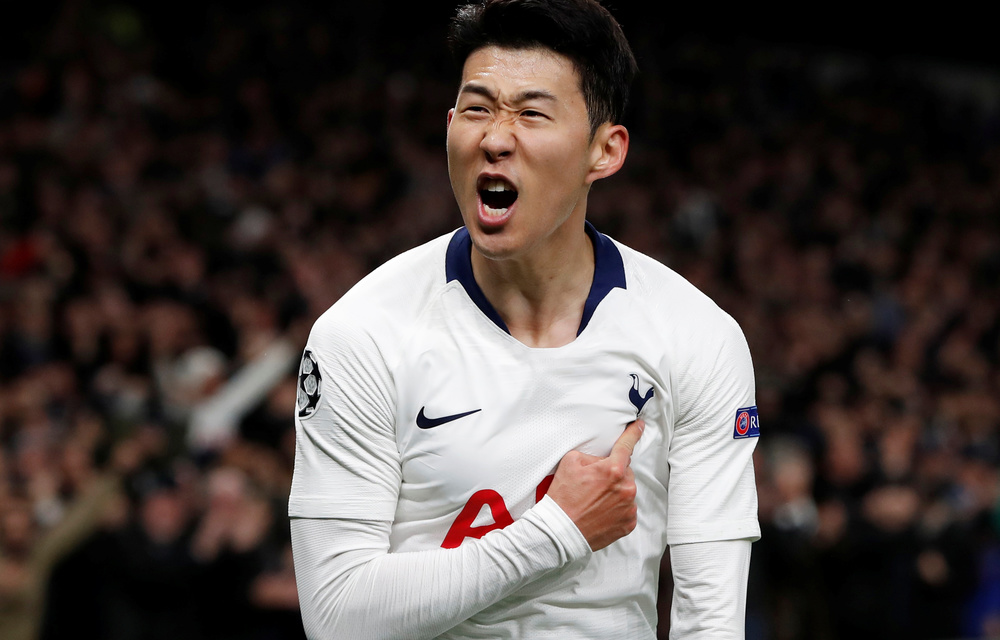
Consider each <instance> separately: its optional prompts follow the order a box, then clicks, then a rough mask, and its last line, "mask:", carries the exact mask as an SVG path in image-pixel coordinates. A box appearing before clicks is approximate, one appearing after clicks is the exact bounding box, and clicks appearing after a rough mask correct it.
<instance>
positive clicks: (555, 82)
mask: <svg viewBox="0 0 1000 640" xmlns="http://www.w3.org/2000/svg"><path fill="white" fill-rule="evenodd" d="M468 84H480V85H485V86H487V87H488V88H491V89H497V90H499V91H501V92H506V91H523V90H531V89H545V90H547V91H549V92H550V93H553V94H555V95H557V96H559V97H560V98H565V99H572V98H579V99H580V100H581V101H582V100H583V91H582V89H581V86H580V75H579V73H577V70H576V65H574V64H573V61H572V60H570V59H569V58H568V57H566V56H564V55H562V54H560V53H556V52H555V51H552V50H551V49H546V48H544V47H533V48H528V49H511V48H507V47H499V46H496V45H488V46H485V47H481V48H479V49H476V50H475V51H473V52H472V53H471V54H470V55H469V57H468V58H467V59H466V60H465V65H464V66H463V68H462V86H463V87H464V86H466V85H468Z"/></svg>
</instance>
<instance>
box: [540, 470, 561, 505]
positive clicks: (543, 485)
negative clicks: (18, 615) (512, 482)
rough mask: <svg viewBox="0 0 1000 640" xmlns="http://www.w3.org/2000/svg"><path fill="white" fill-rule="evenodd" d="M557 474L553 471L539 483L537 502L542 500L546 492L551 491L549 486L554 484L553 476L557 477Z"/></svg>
mask: <svg viewBox="0 0 1000 640" xmlns="http://www.w3.org/2000/svg"><path fill="white" fill-rule="evenodd" d="M555 477H556V474H554V473H552V474H549V475H547V476H545V477H544V478H542V481H541V482H539V483H538V487H536V488H535V502H536V503H538V502H541V501H542V498H543V497H545V494H546V493H548V492H549V487H550V486H552V478H555Z"/></svg>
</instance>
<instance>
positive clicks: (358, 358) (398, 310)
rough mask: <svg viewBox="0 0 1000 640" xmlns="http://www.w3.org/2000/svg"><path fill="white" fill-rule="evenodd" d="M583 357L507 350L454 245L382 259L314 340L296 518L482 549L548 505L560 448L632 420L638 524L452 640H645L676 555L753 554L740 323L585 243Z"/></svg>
mask: <svg viewBox="0 0 1000 640" xmlns="http://www.w3.org/2000/svg"><path fill="white" fill-rule="evenodd" d="M587 232H588V234H590V237H591V239H592V240H593V242H594V250H595V275H594V283H593V286H592V289H591V292H590V296H589V298H588V300H587V303H586V307H585V310H584V317H583V321H582V323H581V326H580V331H579V333H578V336H577V338H576V340H575V341H573V342H572V343H570V344H567V345H565V346H562V347H559V348H530V347H527V346H525V345H524V344H522V343H521V342H519V341H517V340H516V339H514V338H513V337H512V336H511V335H510V334H509V333H508V332H507V330H506V327H505V325H504V323H503V320H502V319H501V318H500V317H499V315H498V314H497V313H496V311H495V310H494V309H493V308H492V306H491V305H490V303H489V302H488V301H487V300H486V298H485V296H484V295H483V293H482V291H481V290H480V289H479V287H478V285H477V284H476V282H475V280H474V279H473V276H472V266H471V260H470V251H471V240H470V238H469V235H468V232H467V231H466V230H465V229H459V230H458V231H456V232H454V233H452V234H449V235H447V236H444V237H441V238H438V239H436V240H434V241H431V242H429V243H427V244H425V245H423V246H421V247H418V248H416V249H413V250H411V251H409V252H407V253H405V254H403V255H401V256H399V257H397V258H395V259H393V260H391V261H390V262H388V263H386V264H385V265H383V266H382V267H380V268H379V269H377V270H375V271H374V272H373V273H372V274H370V275H369V276H368V277H366V278H365V279H364V280H362V281H361V282H360V283H359V284H358V285H357V286H355V287H354V288H353V289H352V290H351V291H350V292H349V293H347V294H346V295H345V296H344V297H343V298H342V299H341V300H340V301H339V302H337V304H335V305H334V306H333V307H332V308H331V309H330V310H329V311H328V312H327V313H325V314H324V315H323V316H322V317H321V318H320V319H319V320H318V321H317V322H316V325H315V326H314V328H313V331H312V334H311V336H310V338H309V342H308V344H307V346H306V350H305V354H304V356H303V360H302V366H301V369H300V374H299V381H300V384H299V397H298V409H297V418H296V425H297V435H298V437H297V446H296V459H295V475H294V479H293V483H292V490H291V496H290V499H289V513H290V515H291V516H293V517H299V518H347V519H358V520H386V521H391V522H392V532H391V538H390V547H391V551H392V552H409V551H420V550H427V549H436V548H441V547H445V548H451V547H457V546H459V545H462V544H470V543H472V544H474V543H475V540H476V539H477V538H480V537H482V536H483V535H484V534H486V533H487V532H489V531H491V530H493V529H495V528H500V527H504V526H506V525H508V524H510V523H511V522H513V521H514V520H517V519H518V518H519V517H521V516H522V515H523V514H524V513H525V511H527V510H528V509H530V508H531V507H532V506H533V505H534V504H535V503H536V502H537V501H538V500H539V499H540V498H541V497H542V496H543V495H544V493H545V491H546V489H547V488H548V482H549V481H550V480H551V475H552V474H553V473H554V472H555V468H556V465H557V464H558V463H559V461H560V459H561V458H562V457H563V455H565V454H566V452H568V451H570V450H574V449H575V450H578V451H582V452H585V453H589V454H593V455H597V456H606V455H607V454H608V453H609V451H610V449H611V446H612V444H613V443H614V442H615V440H616V439H617V438H618V437H619V436H620V435H621V433H622V431H623V429H624V428H625V426H626V425H627V424H628V423H629V422H631V421H632V420H635V419H636V417H637V416H640V417H642V418H643V419H644V420H645V422H646V429H645V432H644V433H643V435H642V438H641V439H640V440H639V443H638V445H637V447H636V449H635V452H634V454H633V456H632V469H633V471H634V472H635V478H636V484H637V487H638V494H637V497H636V502H637V507H638V526H637V528H636V530H635V531H633V532H632V533H631V534H629V535H628V536H626V537H624V538H622V539H620V540H618V541H617V542H615V543H614V544H612V545H610V546H609V547H607V548H605V549H602V550H600V551H598V552H595V553H594V554H593V555H591V556H590V557H589V558H587V559H586V560H582V561H578V562H575V563H572V564H570V565H569V566H566V567H564V568H563V569H562V570H560V571H558V572H557V573H555V574H553V575H547V576H545V577H543V578H541V579H539V580H537V581H535V582H533V583H531V584H530V585H528V586H527V587H525V588H523V589H522V590H520V591H518V592H516V593H515V594H514V595H512V596H510V597H507V598H505V599H503V600H501V601H500V602H498V603H497V604H495V605H493V606H490V607H488V608H486V609H485V610H483V611H481V612H480V613H478V614H476V615H474V616H473V617H472V618H470V619H468V620H466V621H465V622H463V623H461V624H459V625H458V626H457V627H455V628H454V629H452V630H451V631H449V632H448V633H447V634H445V635H444V636H443V637H446V638H501V637H503V638H507V637H510V638H550V637H551V638H561V639H567V638H654V637H655V629H656V598H657V583H658V572H659V566H660V558H661V556H662V554H663V552H664V550H665V547H666V545H668V544H682V543H689V542H707V541H716V540H733V539H745V538H749V539H756V538H757V537H758V536H759V528H758V524H757V498H756V490H755V486H754V476H753V466H752V460H751V457H752V453H753V449H754V446H755V443H756V440H757V438H756V436H757V435H758V434H759V425H758V422H757V410H756V407H755V406H754V404H755V401H754V378H753V369H752V365H751V360H750V353H749V350H748V348H747V344H746V341H745V339H744V337H743V334H742V332H741V331H740V329H739V327H738V326H737V324H736V323H735V321H734V320H733V319H732V318H731V317H730V316H729V315H727V314H726V313H725V312H723V311H722V310H720V309H719V307H718V306H716V305H715V304H714V303H713V302H712V301H711V300H710V299H709V298H707V297H706V296H705V295H704V294H702V293H700V292H699V291H698V290H697V289H695V288H694V287H693V286H692V285H690V284H689V283H688V282H687V281H685V280H684V279H683V278H681V277H680V276H679V275H677V274H676V273H674V272H673V271H671V270H670V269H668V268H667V267H665V266H663V265H662V264H660V263H658V262H656V261H655V260H653V259H651V258H649V257H647V256H644V255H642V254H640V253H638V252H636V251H633V250H631V249H629V248H628V247H625V246H623V245H620V244H619V243H617V242H615V241H613V240H611V239H610V238H608V237H607V236H604V235H602V234H600V233H598V232H596V231H595V230H594V229H593V227H591V226H590V224H589V223H588V225H587Z"/></svg>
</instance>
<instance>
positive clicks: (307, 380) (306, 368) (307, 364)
mask: <svg viewBox="0 0 1000 640" xmlns="http://www.w3.org/2000/svg"><path fill="white" fill-rule="evenodd" d="M322 382H323V378H322V377H321V376H320V374H319V364H317V362H316V357H315V356H314V355H313V354H312V351H310V350H309V349H306V350H305V353H303V354H302V363H301V364H300V365H299V386H298V392H297V393H296V397H295V404H296V407H297V408H298V411H299V417H300V418H308V417H309V416H311V415H312V414H314V413H316V405H318V404H319V396H320V386H321V383H322Z"/></svg>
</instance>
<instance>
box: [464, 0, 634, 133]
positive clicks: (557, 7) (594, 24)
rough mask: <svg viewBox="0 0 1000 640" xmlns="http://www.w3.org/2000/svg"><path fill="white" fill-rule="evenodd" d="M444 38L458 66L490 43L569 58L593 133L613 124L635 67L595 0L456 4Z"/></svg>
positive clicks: (492, 0) (613, 25) (619, 32)
mask: <svg viewBox="0 0 1000 640" xmlns="http://www.w3.org/2000/svg"><path fill="white" fill-rule="evenodd" d="M448 44H449V46H450V48H451V52H452V55H453V56H454V57H455V61H456V62H457V63H458V65H459V67H461V66H462V65H464V64H465V61H466V59H468V57H469V56H470V55H472V53H473V52H474V51H476V50H477V49H480V48H482V47H486V46H490V45H494V46H499V47H506V48H511V49H530V48H534V47H544V48H547V49H550V50H552V51H554V52H556V53H559V54H561V55H564V56H566V57H567V58H569V59H570V60H571V61H572V62H573V64H574V65H575V67H576V71H577V73H578V74H579V75H580V85H581V86H580V90H581V91H582V92H583V98H584V101H585V102H586V104H587V114H588V116H589V118H590V132H591V135H593V134H594V133H595V132H596V131H597V128H598V127H599V126H601V125H602V124H604V123H605V122H611V123H612V124H619V123H620V122H621V120H622V117H623V116H624V113H625V105H626V104H627V103H628V93H629V88H630V86H631V84H632V80H633V79H634V78H635V74H636V72H637V70H638V67H637V65H636V62H635V56H634V55H633V54H632V48H631V47H630V46H629V43H628V40H626V39H625V34H624V33H623V32H622V29H621V26H620V25H619V24H618V21H617V20H615V19H614V17H613V16H612V15H611V13H610V12H609V11H608V10H607V9H605V8H604V7H603V6H601V4H600V3H599V2H597V0H482V1H481V2H478V3H475V4H467V5H464V6H461V7H459V9H458V12H457V13H456V14H455V17H454V18H453V19H452V21H451V28H450V30H449V34H448Z"/></svg>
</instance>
